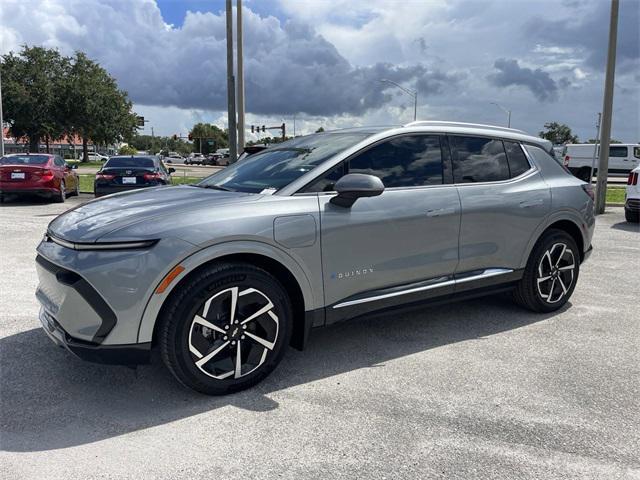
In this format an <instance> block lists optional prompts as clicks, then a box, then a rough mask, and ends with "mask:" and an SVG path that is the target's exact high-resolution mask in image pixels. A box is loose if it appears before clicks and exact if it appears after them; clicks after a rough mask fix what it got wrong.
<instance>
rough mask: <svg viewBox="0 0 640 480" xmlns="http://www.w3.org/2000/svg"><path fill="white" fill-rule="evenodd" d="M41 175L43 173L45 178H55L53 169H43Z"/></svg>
mask: <svg viewBox="0 0 640 480" xmlns="http://www.w3.org/2000/svg"><path fill="white" fill-rule="evenodd" d="M40 175H42V178H44V179H50V178H53V170H42V173H41V174H40Z"/></svg>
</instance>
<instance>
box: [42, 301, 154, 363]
mask: <svg viewBox="0 0 640 480" xmlns="http://www.w3.org/2000/svg"><path fill="white" fill-rule="evenodd" d="M39 318H40V323H42V328H43V330H44V331H45V333H46V334H47V336H48V337H49V338H50V339H51V340H52V341H53V343H55V344H56V345H58V346H59V347H62V348H65V349H66V350H68V351H69V352H71V353H73V354H74V355H76V356H77V357H79V358H80V359H82V360H86V361H88V362H93V363H103V364H108V365H139V364H143V363H149V360H150V358H151V343H138V344H133V345H97V344H94V343H91V342H85V341H82V340H78V339H75V338H73V337H71V336H70V335H69V334H68V333H67V332H65V330H64V329H63V328H62V327H61V326H60V324H59V323H58V322H57V321H56V319H55V318H53V316H52V315H50V314H49V313H48V312H47V311H46V310H45V308H44V307H42V308H40V315H39Z"/></svg>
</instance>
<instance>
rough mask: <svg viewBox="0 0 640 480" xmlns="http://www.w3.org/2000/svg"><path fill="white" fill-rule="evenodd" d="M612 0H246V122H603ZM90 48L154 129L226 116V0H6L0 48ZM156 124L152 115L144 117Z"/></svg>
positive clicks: (629, 47)
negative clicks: (415, 99)
mask: <svg viewBox="0 0 640 480" xmlns="http://www.w3.org/2000/svg"><path fill="white" fill-rule="evenodd" d="M609 8H610V2H609V1H608V0H556V1H547V0H536V1H533V0H530V1H524V0H471V1H458V0H446V1H445V0H441V1H424V0H422V1H412V0H403V1H390V0H362V1H360V0H331V1H329V0H245V1H244V31H245V36H244V38H245V78H246V97H247V100H246V106H247V124H252V123H255V124H260V125H262V124H280V123H281V122H282V121H285V122H286V123H287V127H288V128H289V129H291V128H292V127H293V119H294V116H295V118H296V128H297V133H298V134H299V133H305V132H308V131H313V130H315V129H316V128H317V127H319V126H321V125H322V126H323V127H324V128H325V129H329V128H339V127H345V126H353V125H371V124H398V123H406V122H408V121H410V120H412V118H413V104H412V100H411V99H410V98H409V97H408V96H406V95H404V94H402V92H400V91H399V90H398V89H395V88H393V87H389V86H388V85H385V84H383V83H381V82H380V81H379V80H380V79H383V78H386V79H390V80H393V81H395V82H398V83H400V84H402V85H404V86H406V87H407V88H411V89H417V90H418V92H419V105H418V117H419V118H421V119H441V120H458V121H468V122H482V123H492V124H505V123H506V114H505V113H504V112H502V111H501V110H500V109H499V108H498V107H497V106H495V105H492V103H491V102H497V103H499V104H501V105H503V106H505V107H507V108H509V109H511V110H512V111H513V114H512V126H514V127H516V128H521V129H524V130H526V131H529V132H532V133H537V132H538V131H539V130H540V129H541V128H542V125H543V124H544V123H545V122H547V121H560V122H564V123H567V124H569V125H570V126H571V127H572V128H573V129H574V131H575V132H576V133H577V134H578V135H579V136H580V138H581V139H587V138H590V137H594V136H595V122H596V117H597V113H598V112H599V111H601V109H602V89H603V84H604V77H603V71H604V62H605V58H606V47H607V30H608V23H609ZM639 11H640V0H622V1H621V8H620V20H619V34H618V59H617V72H616V87H615V104H614V120H613V137H614V138H617V139H619V140H622V141H626V142H637V141H640V53H639V45H640V36H639V35H640V34H639V30H638V28H639V27H638V26H639V21H640V19H639ZM22 44H28V45H44V46H47V47H56V48H58V49H60V51H61V52H63V53H65V54H71V53H72V52H73V51H74V50H82V51H84V52H86V53H87V54H88V55H89V56H90V57H92V58H93V59H95V60H97V61H98V62H99V63H100V64H102V65H103V66H104V67H105V68H106V69H107V70H108V71H109V72H110V73H111V74H112V75H113V76H114V77H115V78H116V79H117V80H118V82H119V84H120V86H121V88H123V89H125V90H127V91H128V92H129V96H130V97H131V99H132V100H133V102H134V104H135V109H136V111H137V112H138V113H140V114H143V115H145V117H147V118H148V119H149V120H150V121H151V125H153V126H154V129H155V133H156V134H173V133H183V134H185V133H186V132H187V131H188V130H189V128H190V126H191V125H192V124H193V123H194V122H196V121H208V122H213V123H216V124H219V125H220V126H225V124H226V57H225V17H224V1H223V0H2V8H1V9H0V51H1V52H2V53H6V52H8V51H11V50H13V51H16V50H19V48H20V45H22ZM146 131H147V132H149V131H150V128H149V127H147V128H146Z"/></svg>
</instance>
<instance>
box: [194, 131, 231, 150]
mask: <svg viewBox="0 0 640 480" xmlns="http://www.w3.org/2000/svg"><path fill="white" fill-rule="evenodd" d="M189 133H190V135H191V137H192V138H193V151H194V152H201V153H203V154H205V155H206V154H208V153H212V152H215V151H216V150H217V149H218V148H228V147H229V136H228V133H227V132H226V131H224V130H222V129H220V128H218V127H216V126H215V125H211V124H208V123H196V124H195V125H194V126H193V128H192V129H191V132H189ZM211 140H212V141H213V145H210V144H209V141H211Z"/></svg>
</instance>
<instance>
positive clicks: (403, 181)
mask: <svg viewBox="0 0 640 480" xmlns="http://www.w3.org/2000/svg"><path fill="white" fill-rule="evenodd" d="M347 173H364V174H368V175H375V176H376V177H378V178H379V179H380V180H382V183H384V186H385V187H387V188H392V187H413V186H421V185H441V184H442V151H441V149H440V137H439V136H437V135H405V136H402V137H398V138H393V139H391V140H389V141H386V142H383V143H380V144H378V145H376V146H374V147H372V148H370V149H369V150H366V151H365V152H363V153H361V154H360V155H358V156H356V157H354V158H352V159H351V160H350V161H349V166H348V172H347Z"/></svg>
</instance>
